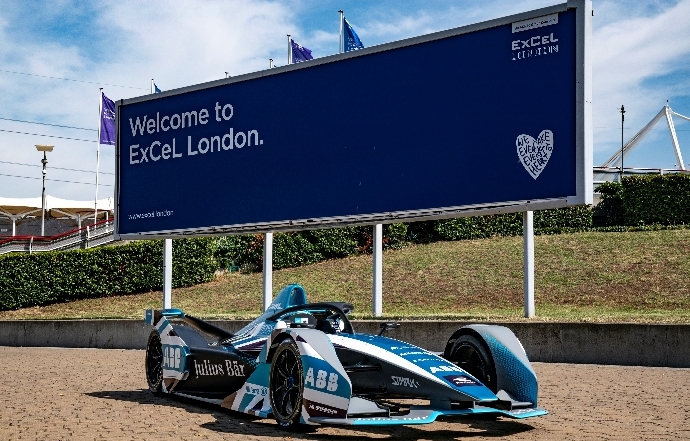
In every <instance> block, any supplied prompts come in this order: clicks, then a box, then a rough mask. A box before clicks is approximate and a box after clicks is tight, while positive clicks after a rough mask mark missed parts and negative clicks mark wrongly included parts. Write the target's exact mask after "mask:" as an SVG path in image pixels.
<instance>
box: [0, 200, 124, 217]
mask: <svg viewBox="0 0 690 441" xmlns="http://www.w3.org/2000/svg"><path fill="white" fill-rule="evenodd" d="M94 208H96V207H94V201H93V200H91V201H73V200H70V199H61V198H56V197H55V196H49V195H46V209H47V210H50V211H51V214H52V215H53V217H64V216H69V217H77V216H78V215H79V214H82V213H83V214H89V213H93V211H94ZM97 208H98V211H113V208H114V203H113V198H106V199H99V200H98V204H97ZM36 211H38V212H40V211H41V198H40V197H37V198H3V197H0V215H5V216H8V217H15V218H22V217H24V216H26V215H29V214H31V213H34V212H36Z"/></svg>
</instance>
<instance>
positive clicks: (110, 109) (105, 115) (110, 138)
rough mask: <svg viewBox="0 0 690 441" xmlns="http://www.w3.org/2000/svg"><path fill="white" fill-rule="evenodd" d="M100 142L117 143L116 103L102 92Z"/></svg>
mask: <svg viewBox="0 0 690 441" xmlns="http://www.w3.org/2000/svg"><path fill="white" fill-rule="evenodd" d="M99 144H108V145H115V103H114V102H113V101H112V100H111V99H110V98H108V97H107V96H105V94H104V93H103V92H101V139H100V140H99Z"/></svg>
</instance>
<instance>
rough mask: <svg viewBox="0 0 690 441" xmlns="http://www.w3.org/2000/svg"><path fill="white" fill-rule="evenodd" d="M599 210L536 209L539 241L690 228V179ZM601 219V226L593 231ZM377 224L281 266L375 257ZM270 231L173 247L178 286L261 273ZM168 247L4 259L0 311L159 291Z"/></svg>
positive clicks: (629, 181)
mask: <svg viewBox="0 0 690 441" xmlns="http://www.w3.org/2000/svg"><path fill="white" fill-rule="evenodd" d="M598 191H599V192H600V193H601V197H602V200H601V202H600V203H599V204H598V206H597V207H596V209H594V210H593V209H592V208H591V207H571V208H562V209H556V210H543V211H535V212H534V231H535V234H558V233H563V232H577V231H589V230H592V228H593V226H596V223H597V222H599V224H600V225H603V227H602V228H596V229H597V230H599V231H637V230H649V229H663V228H668V226H673V225H683V224H690V176H688V175H665V176H641V177H626V178H624V179H623V182H622V184H620V183H615V182H609V183H605V184H603V185H601V186H599V188H598ZM593 221H594V224H593ZM372 233H373V227H372V226H361V227H345V228H335V229H328V230H315V231H301V232H292V233H276V234H275V236H274V244H273V267H274V268H275V269H281V268H289V267H296V266H300V265H305V264H310V263H315V262H320V261H322V260H325V259H334V258H341V257H345V256H350V255H353V254H360V253H368V252H371V246H372V243H373V234H372ZM521 234H522V213H515V214H504V215H492V216H479V217H467V218H458V219H444V220H438V221H425V222H415V223H410V224H403V223H398V224H390V225H384V228H383V246H384V248H389V249H395V248H401V247H403V246H405V245H406V244H408V243H425V242H432V241H439V240H462V239H481V238H487V237H494V236H518V235H521ZM263 240H264V235H263V234H256V235H244V236H228V237H222V238H218V239H208V238H204V239H184V240H175V241H173V286H175V287H180V286H191V285H194V284H197V283H203V282H207V281H210V280H211V279H213V276H214V272H215V271H216V269H218V268H228V267H231V266H239V267H241V268H242V269H244V270H245V271H258V270H260V269H261V268H262V266H263V245H264V244H263ZM162 266H163V255H162V241H138V242H132V243H129V244H126V245H123V246H118V247H104V248H95V249H90V250H79V251H67V252H52V253H36V254H33V255H17V254H12V255H5V256H0V309H2V310H5V309H14V308H20V307H25V306H33V305H43V304H47V303H53V302H62V301H69V300H73V299H78V298H86V297H103V296H110V295H116V294H128V293H136V292H143V291H149V290H157V289H160V288H161V287H162V284H163V281H162Z"/></svg>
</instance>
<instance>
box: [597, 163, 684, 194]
mask: <svg viewBox="0 0 690 441" xmlns="http://www.w3.org/2000/svg"><path fill="white" fill-rule="evenodd" d="M592 172H593V173H594V179H593V180H592V183H593V184H594V188H593V189H592V190H593V191H594V192H595V193H596V188H597V187H598V186H599V185H601V184H603V183H604V182H619V181H620V179H621V168H620V167H593V169H592ZM677 173H681V174H690V170H680V169H676V168H636V167H625V168H624V169H623V176H635V175H670V174H677Z"/></svg>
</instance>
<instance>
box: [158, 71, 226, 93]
mask: <svg viewBox="0 0 690 441" xmlns="http://www.w3.org/2000/svg"><path fill="white" fill-rule="evenodd" d="M225 73H226V74H227V72H225ZM154 92H156V89H155V86H154V85H153V78H151V93H154Z"/></svg>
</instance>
